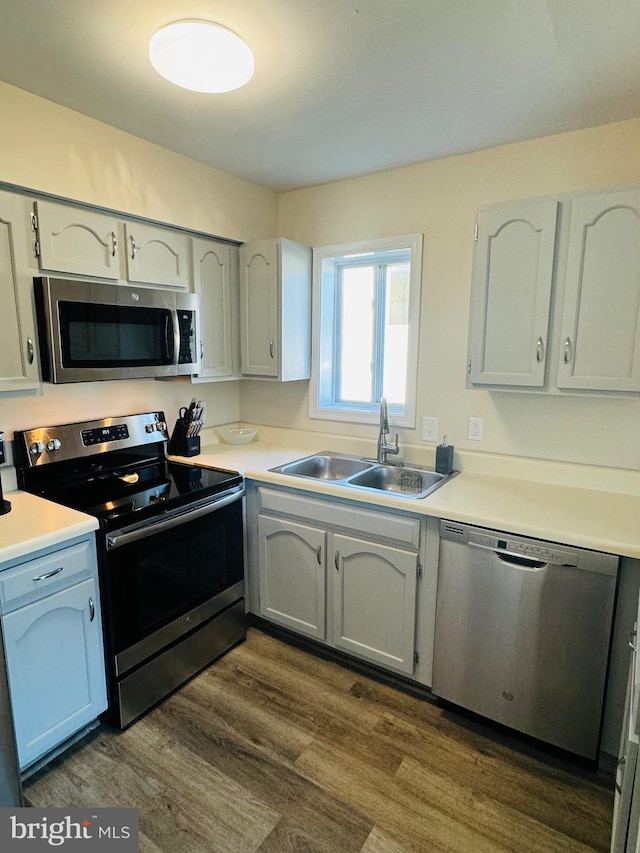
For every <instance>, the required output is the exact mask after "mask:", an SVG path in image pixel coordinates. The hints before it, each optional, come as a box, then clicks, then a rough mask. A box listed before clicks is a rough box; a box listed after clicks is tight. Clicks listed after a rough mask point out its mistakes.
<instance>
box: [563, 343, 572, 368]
mask: <svg viewBox="0 0 640 853" xmlns="http://www.w3.org/2000/svg"><path fill="white" fill-rule="evenodd" d="M571 357H572V356H571V338H565V339H564V355H563V361H564V363H565V364H569V362H570V361H571Z"/></svg>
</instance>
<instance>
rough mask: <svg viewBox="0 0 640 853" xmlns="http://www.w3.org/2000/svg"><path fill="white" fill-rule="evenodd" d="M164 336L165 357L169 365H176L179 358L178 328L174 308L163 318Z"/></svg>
mask: <svg viewBox="0 0 640 853" xmlns="http://www.w3.org/2000/svg"><path fill="white" fill-rule="evenodd" d="M164 335H165V344H166V347H167V355H168V356H169V357H170V359H171V364H178V359H179V357H180V326H179V325H178V312H177V310H176V309H175V308H171V309H170V313H169V314H167V316H166V318H165V327H164Z"/></svg>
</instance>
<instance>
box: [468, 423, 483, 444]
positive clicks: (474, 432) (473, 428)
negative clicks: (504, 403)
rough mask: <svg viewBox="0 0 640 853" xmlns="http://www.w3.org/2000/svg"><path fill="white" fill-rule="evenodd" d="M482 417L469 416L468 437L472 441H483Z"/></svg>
mask: <svg viewBox="0 0 640 853" xmlns="http://www.w3.org/2000/svg"><path fill="white" fill-rule="evenodd" d="M482 426H483V420H482V418H469V431H468V432H467V438H468V439H470V440H471V441H482Z"/></svg>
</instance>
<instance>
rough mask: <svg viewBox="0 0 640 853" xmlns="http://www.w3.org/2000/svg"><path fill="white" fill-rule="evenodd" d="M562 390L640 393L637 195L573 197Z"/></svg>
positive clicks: (636, 192)
mask: <svg viewBox="0 0 640 853" xmlns="http://www.w3.org/2000/svg"><path fill="white" fill-rule="evenodd" d="M558 386H559V387H560V388H584V389H597V390H607V391H640V190H638V189H633V190H624V191H620V192H609V193H599V194H598V195H593V196H586V197H583V198H577V199H574V200H573V201H572V203H571V220H570V228H569V244H568V252H567V271H566V277H565V294H564V304H563V308H562V328H561V334H560V358H559V364H558Z"/></svg>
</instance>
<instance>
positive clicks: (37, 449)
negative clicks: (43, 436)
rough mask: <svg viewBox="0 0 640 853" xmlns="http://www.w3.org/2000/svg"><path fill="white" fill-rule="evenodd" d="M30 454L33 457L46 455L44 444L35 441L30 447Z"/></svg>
mask: <svg viewBox="0 0 640 853" xmlns="http://www.w3.org/2000/svg"><path fill="white" fill-rule="evenodd" d="M29 453H30V454H31V455H32V456H39V455H40V454H41V453H44V444H43V443H42V442H41V441H34V442H33V444H32V445H30V447H29Z"/></svg>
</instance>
